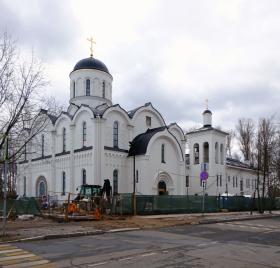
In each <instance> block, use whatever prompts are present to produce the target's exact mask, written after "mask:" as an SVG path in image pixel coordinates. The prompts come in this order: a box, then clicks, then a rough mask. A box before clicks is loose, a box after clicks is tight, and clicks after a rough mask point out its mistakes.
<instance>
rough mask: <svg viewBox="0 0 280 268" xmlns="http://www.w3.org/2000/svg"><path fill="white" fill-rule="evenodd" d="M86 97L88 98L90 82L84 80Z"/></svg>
mask: <svg viewBox="0 0 280 268" xmlns="http://www.w3.org/2000/svg"><path fill="white" fill-rule="evenodd" d="M86 96H90V80H89V79H87V80H86Z"/></svg>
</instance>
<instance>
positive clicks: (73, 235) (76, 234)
mask: <svg viewBox="0 0 280 268" xmlns="http://www.w3.org/2000/svg"><path fill="white" fill-rule="evenodd" d="M136 230H140V228H119V229H111V230H108V231H101V230H96V231H87V232H75V233H66V234H49V235H40V236H33V237H27V238H21V239H16V240H10V241H1V242H0V244H5V243H17V242H29V241H39V240H50V239H58V238H69V237H80V236H87V235H101V234H105V233H121V232H128V231H136Z"/></svg>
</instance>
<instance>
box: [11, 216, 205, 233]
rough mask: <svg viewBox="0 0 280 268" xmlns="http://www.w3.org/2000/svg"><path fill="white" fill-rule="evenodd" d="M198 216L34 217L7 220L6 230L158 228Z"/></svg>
mask: <svg viewBox="0 0 280 268" xmlns="http://www.w3.org/2000/svg"><path fill="white" fill-rule="evenodd" d="M199 219H200V217H197V216H196V217H191V216H178V217H170V218H147V217H141V216H140V217H138V216H135V217H133V216H121V217H119V216H103V219H102V220H100V221H97V220H84V221H69V222H61V223H60V222H58V221H55V220H52V219H48V218H42V217H35V218H33V219H29V220H19V219H16V220H14V221H8V222H7V225H6V229H7V231H12V230H15V231H16V230H19V229H22V228H24V229H29V228H39V227H53V228H55V227H56V226H61V225H68V226H69V225H70V226H84V227H93V228H95V229H99V230H104V231H107V230H110V229H116V228H136V227H139V228H160V227H166V226H174V225H180V224H190V223H195V222H197V221H199Z"/></svg>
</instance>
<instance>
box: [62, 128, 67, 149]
mask: <svg viewBox="0 0 280 268" xmlns="http://www.w3.org/2000/svg"><path fill="white" fill-rule="evenodd" d="M62 151H63V152H65V151H66V128H65V127H64V128H63V129H62Z"/></svg>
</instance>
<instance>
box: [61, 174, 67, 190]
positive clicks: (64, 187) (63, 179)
mask: <svg viewBox="0 0 280 268" xmlns="http://www.w3.org/2000/svg"><path fill="white" fill-rule="evenodd" d="M65 189H66V174H65V172H64V171H63V172H62V191H61V195H65Z"/></svg>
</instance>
